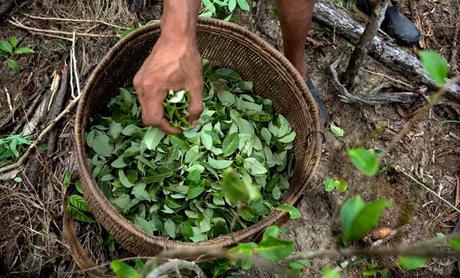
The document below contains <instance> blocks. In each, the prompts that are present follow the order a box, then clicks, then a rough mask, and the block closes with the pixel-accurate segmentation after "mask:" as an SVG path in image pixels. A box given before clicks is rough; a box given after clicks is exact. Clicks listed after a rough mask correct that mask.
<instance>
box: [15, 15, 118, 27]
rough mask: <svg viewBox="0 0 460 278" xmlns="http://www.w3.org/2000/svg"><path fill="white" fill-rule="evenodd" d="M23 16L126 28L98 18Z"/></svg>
mask: <svg viewBox="0 0 460 278" xmlns="http://www.w3.org/2000/svg"><path fill="white" fill-rule="evenodd" d="M24 16H27V17H30V18H33V19H39V20H50V21H63V22H77V23H99V24H104V25H107V26H110V27H114V28H117V29H126V27H122V26H119V25H116V24H113V23H108V22H105V21H103V20H99V19H78V18H61V17H43V16H36V15H30V14H24Z"/></svg>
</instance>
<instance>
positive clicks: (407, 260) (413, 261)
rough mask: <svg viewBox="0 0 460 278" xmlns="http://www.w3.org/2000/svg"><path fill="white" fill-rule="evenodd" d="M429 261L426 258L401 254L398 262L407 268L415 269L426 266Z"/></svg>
mask: <svg viewBox="0 0 460 278" xmlns="http://www.w3.org/2000/svg"><path fill="white" fill-rule="evenodd" d="M427 261H428V260H427V259H426V258H419V257H404V256H401V257H399V259H398V264H399V265H400V266H401V267H402V268H404V269H406V270H413V269H417V268H420V267H422V266H424V265H425V264H426V262H427Z"/></svg>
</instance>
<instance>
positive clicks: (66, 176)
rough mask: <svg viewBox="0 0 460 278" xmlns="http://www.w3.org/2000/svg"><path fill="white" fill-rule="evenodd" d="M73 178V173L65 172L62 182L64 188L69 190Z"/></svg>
mask: <svg viewBox="0 0 460 278" xmlns="http://www.w3.org/2000/svg"><path fill="white" fill-rule="evenodd" d="M72 176H73V172H72V171H67V172H65V174H64V180H63V181H62V186H63V187H64V188H66V189H67V188H69V185H70V182H71V181H72Z"/></svg>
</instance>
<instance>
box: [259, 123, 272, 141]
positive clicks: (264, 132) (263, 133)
mask: <svg viewBox="0 0 460 278" xmlns="http://www.w3.org/2000/svg"><path fill="white" fill-rule="evenodd" d="M260 135H261V136H262V139H264V141H265V144H267V145H270V141H271V140H272V134H271V133H270V131H269V130H268V129H267V128H265V127H264V128H262V130H261V131H260Z"/></svg>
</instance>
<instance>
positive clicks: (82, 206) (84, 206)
mask: <svg viewBox="0 0 460 278" xmlns="http://www.w3.org/2000/svg"><path fill="white" fill-rule="evenodd" d="M69 203H70V204H71V205H72V206H74V207H75V208H77V209H79V210H80V211H83V212H89V211H90V208H89V205H88V203H87V202H86V200H85V198H83V196H80V195H75V194H73V195H70V197H69Z"/></svg>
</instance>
